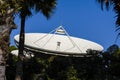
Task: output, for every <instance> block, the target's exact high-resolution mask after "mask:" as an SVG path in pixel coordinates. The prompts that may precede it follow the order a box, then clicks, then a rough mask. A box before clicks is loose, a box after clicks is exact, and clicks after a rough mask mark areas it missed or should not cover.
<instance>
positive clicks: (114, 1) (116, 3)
mask: <svg viewBox="0 0 120 80" xmlns="http://www.w3.org/2000/svg"><path fill="white" fill-rule="evenodd" d="M97 1H98V2H99V3H100V4H101V8H102V9H103V6H104V5H105V6H106V9H107V10H109V8H110V6H113V10H114V11H115V13H116V17H117V19H116V26H117V27H116V30H120V27H119V26H120V0H97ZM119 35H120V33H119Z"/></svg>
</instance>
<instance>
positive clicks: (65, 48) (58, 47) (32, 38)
mask: <svg viewBox="0 0 120 80" xmlns="http://www.w3.org/2000/svg"><path fill="white" fill-rule="evenodd" d="M14 40H15V43H16V44H17V46H19V45H18V42H19V35H16V36H15V37H14ZM25 49H27V50H30V51H36V52H41V53H45V54H52V55H60V56H75V57H79V56H85V55H87V50H88V49H90V50H95V51H103V47H102V46H101V45H99V44H97V43H95V42H92V41H89V40H85V39H82V38H77V37H72V36H69V34H68V33H67V32H66V30H65V29H64V28H63V27H62V26H60V27H58V28H57V29H55V30H53V31H51V32H50V33H26V34H25Z"/></svg>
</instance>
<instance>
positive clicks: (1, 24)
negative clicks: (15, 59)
mask: <svg viewBox="0 0 120 80" xmlns="http://www.w3.org/2000/svg"><path fill="white" fill-rule="evenodd" d="M13 4H15V2H11V1H10V0H0V68H4V70H5V65H6V59H7V55H8V53H9V52H8V47H9V44H10V40H9V38H10V33H11V31H12V29H14V28H16V25H15V23H14V13H15V12H16V8H15V6H16V7H17V5H13ZM11 5H12V6H11ZM4 70H2V72H1V73H3V75H0V79H2V78H5V71H4Z"/></svg>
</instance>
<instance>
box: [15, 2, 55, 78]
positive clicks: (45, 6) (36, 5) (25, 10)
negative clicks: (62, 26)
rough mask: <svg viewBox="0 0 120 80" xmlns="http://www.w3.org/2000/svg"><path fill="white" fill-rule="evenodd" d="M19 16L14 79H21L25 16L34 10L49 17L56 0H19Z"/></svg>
mask: <svg viewBox="0 0 120 80" xmlns="http://www.w3.org/2000/svg"><path fill="white" fill-rule="evenodd" d="M20 5H21V9H20V13H19V14H20V18H21V29H20V37H19V47H18V49H19V52H18V64H17V69H16V80H23V77H22V75H23V71H22V70H23V69H22V68H23V67H22V62H23V60H24V56H23V50H24V40H25V21H26V18H27V17H29V16H31V15H32V11H31V10H34V11H35V12H36V13H39V12H40V13H42V14H43V15H44V16H45V17H47V18H49V17H50V15H51V12H52V11H53V9H54V8H55V7H56V0H34V1H33V0H21V1H20Z"/></svg>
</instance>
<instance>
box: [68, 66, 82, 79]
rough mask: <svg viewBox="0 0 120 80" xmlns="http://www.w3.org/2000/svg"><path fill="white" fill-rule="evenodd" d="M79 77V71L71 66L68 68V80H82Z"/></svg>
mask: <svg viewBox="0 0 120 80" xmlns="http://www.w3.org/2000/svg"><path fill="white" fill-rule="evenodd" d="M77 75H78V73H77V70H76V69H75V68H74V67H73V66H70V67H68V71H67V79H66V80H81V79H79V78H78V77H77Z"/></svg>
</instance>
